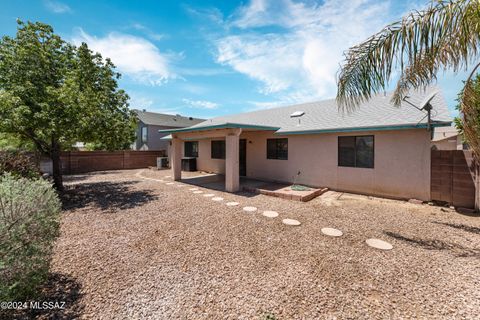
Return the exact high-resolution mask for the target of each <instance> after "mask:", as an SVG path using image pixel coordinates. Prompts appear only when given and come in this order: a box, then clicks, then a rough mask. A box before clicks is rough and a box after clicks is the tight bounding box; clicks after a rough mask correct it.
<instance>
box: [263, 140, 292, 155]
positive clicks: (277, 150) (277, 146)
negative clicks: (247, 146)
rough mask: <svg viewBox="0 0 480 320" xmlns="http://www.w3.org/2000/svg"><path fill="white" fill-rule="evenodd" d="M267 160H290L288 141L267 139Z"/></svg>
mask: <svg viewBox="0 0 480 320" xmlns="http://www.w3.org/2000/svg"><path fill="white" fill-rule="evenodd" d="M267 159H277V160H288V139H286V138H284V139H267Z"/></svg>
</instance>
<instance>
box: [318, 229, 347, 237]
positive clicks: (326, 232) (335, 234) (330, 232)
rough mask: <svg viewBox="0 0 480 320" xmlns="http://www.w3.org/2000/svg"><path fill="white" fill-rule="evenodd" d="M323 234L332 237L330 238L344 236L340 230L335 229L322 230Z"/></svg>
mask: <svg viewBox="0 0 480 320" xmlns="http://www.w3.org/2000/svg"><path fill="white" fill-rule="evenodd" d="M321 231H322V233H323V234H324V235H326V236H330V237H341V236H343V232H342V231H340V230H338V229H334V228H322V230H321Z"/></svg>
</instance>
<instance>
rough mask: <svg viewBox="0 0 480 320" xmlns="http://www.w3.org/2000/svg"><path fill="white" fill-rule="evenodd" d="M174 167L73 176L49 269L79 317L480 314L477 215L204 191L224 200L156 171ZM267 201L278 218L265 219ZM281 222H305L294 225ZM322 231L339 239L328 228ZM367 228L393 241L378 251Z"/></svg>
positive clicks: (370, 201)
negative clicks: (71, 284) (73, 292)
mask: <svg viewBox="0 0 480 320" xmlns="http://www.w3.org/2000/svg"><path fill="white" fill-rule="evenodd" d="M140 172H141V174H142V175H143V176H144V177H148V178H150V179H149V180H147V179H143V178H141V177H140V176H139V173H140ZM167 175H170V172H169V171H153V170H143V171H141V170H127V171H115V172H113V171H112V172H99V173H94V174H88V175H78V176H70V177H67V180H68V181H67V185H68V189H69V193H68V194H69V200H68V204H67V205H66V211H65V213H64V215H63V219H62V225H61V236H60V238H59V239H58V241H57V243H56V248H55V254H54V257H53V262H52V269H53V270H52V271H53V272H54V273H55V274H59V275H62V276H64V277H67V278H68V279H74V281H75V282H76V283H77V284H78V286H79V288H80V289H79V290H80V295H79V297H78V300H77V301H75V302H72V303H71V305H70V306H69V308H73V309H74V310H76V311H77V312H78V314H77V316H79V317H81V318H89V319H90V318H91V319H93V318H95V319H126V318H129V319H318V318H321V319H322V318H325V319H335V318H340V319H348V318H350V319H367V318H368V319H370V318H372V319H392V318H393V319H398V318H423V319H437V318H438V319H451V318H459V319H461V318H466V319H471V318H477V319H478V317H479V314H480V218H479V217H474V216H466V215H462V214H459V213H456V212H455V211H453V210H450V209H445V208H440V207H431V206H428V205H415V204H410V203H405V202H401V201H393V200H382V199H375V198H370V197H362V196H354V195H348V194H338V193H333V192H328V193H326V194H325V195H323V196H322V197H320V198H317V199H314V200H312V201H310V202H308V203H301V202H297V201H289V200H284V199H278V198H273V197H268V196H263V195H249V194H235V195H234V194H229V193H224V192H219V191H213V192H212V191H211V190H206V189H202V188H200V190H204V191H209V192H208V193H214V194H215V196H220V197H223V198H224V200H223V201H221V202H216V201H212V200H211V198H206V197H203V196H202V194H193V192H192V191H190V190H188V189H189V187H188V186H185V187H183V188H180V187H177V185H176V184H175V185H166V184H165V183H161V182H159V181H156V180H153V179H165V180H166V181H167V180H171V179H169V178H168V179H167V178H164V177H165V176H167ZM228 201H237V202H239V203H240V205H239V206H236V207H228V206H226V205H225V203H226V202H228ZM243 206H256V207H258V209H259V210H258V211H257V212H254V213H248V212H244V211H243V210H242V208H243ZM263 210H275V211H278V212H279V216H278V217H276V218H266V217H264V216H262V212H263ZM284 218H292V219H297V220H299V221H300V222H301V223H302V224H301V225H300V226H297V227H292V226H286V225H284V224H282V222H281V221H282V219H284ZM323 227H333V228H338V229H340V230H342V231H343V232H344V235H343V236H342V237H339V238H331V237H327V236H324V235H323V234H322V233H321V232H320V229H321V228H323ZM368 238H379V239H383V240H385V241H388V242H390V243H391V244H392V245H393V246H394V249H393V250H391V251H380V250H377V249H373V248H370V247H368V246H367V245H366V244H365V240H366V239H368Z"/></svg>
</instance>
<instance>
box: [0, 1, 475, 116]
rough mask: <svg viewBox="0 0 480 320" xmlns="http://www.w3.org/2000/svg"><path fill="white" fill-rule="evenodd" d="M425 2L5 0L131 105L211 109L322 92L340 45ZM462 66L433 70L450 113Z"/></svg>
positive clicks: (1, 28) (284, 101)
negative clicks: (100, 61)
mask: <svg viewBox="0 0 480 320" xmlns="http://www.w3.org/2000/svg"><path fill="white" fill-rule="evenodd" d="M426 2H427V1H371V0H352V1H339V0H327V1H311V0H305V1H294V0H270V1H269V0H252V1H183V2H182V1H173V0H172V1H166V0H165V1H154V0H151V1H145V0H144V1H126V0H125V1H113V0H111V1H92V0H83V1H66V0H65V1H54V0H37V1H26V0H19V1H7V2H6V3H2V10H1V11H0V34H2V35H5V34H7V35H14V34H15V30H16V23H15V20H16V19H17V18H20V19H22V20H30V21H41V22H45V23H48V24H50V25H52V26H53V27H54V29H55V31H56V32H57V33H59V34H60V35H61V36H62V37H63V38H64V39H66V40H69V41H71V42H74V43H81V42H87V43H88V45H89V46H90V47H91V48H92V49H93V50H94V51H98V52H100V53H101V54H102V55H103V56H104V57H110V58H111V59H112V61H113V62H114V63H115V64H116V65H117V67H118V70H119V71H120V72H121V73H122V75H123V77H122V79H121V81H120V86H121V87H122V88H123V89H125V90H126V91H127V93H128V94H129V95H130V97H131V101H130V104H131V107H132V108H144V109H147V110H150V111H155V112H165V113H179V114H182V115H189V116H196V117H204V118H208V117H213V116H219V115H224V114H231V113H238V112H244V111H250V110H256V109H262V108H270V107H274V106H280V105H288V104H294V103H301V102H308V101H313V100H321V99H327V98H332V97H334V96H335V93H336V86H335V76H336V72H337V71H338V68H339V65H340V63H341V62H342V53H343V52H344V51H345V50H346V49H348V48H349V47H350V46H352V45H354V44H356V43H358V42H360V41H362V40H364V39H365V38H366V37H368V36H369V35H371V34H373V33H375V32H376V31H378V30H380V29H381V28H382V27H383V26H385V25H386V24H388V23H390V22H392V21H394V20H397V19H399V18H400V17H401V16H403V15H404V14H405V13H407V12H408V11H409V10H411V9H420V8H422V7H423V6H424V4H425V3H426ZM464 78H466V75H465V73H463V72H462V73H460V74H458V75H452V74H450V73H447V74H441V75H439V85H440V87H441V88H442V89H443V92H444V95H445V97H446V100H447V102H448V105H449V108H450V110H451V111H452V115H455V112H454V106H455V98H456V95H457V93H458V91H459V90H460V88H461V86H462V80H463V79H464Z"/></svg>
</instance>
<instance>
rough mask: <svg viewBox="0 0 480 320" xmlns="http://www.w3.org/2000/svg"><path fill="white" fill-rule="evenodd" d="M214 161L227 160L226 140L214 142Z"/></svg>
mask: <svg viewBox="0 0 480 320" xmlns="http://www.w3.org/2000/svg"><path fill="white" fill-rule="evenodd" d="M212 159H225V140H212Z"/></svg>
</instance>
